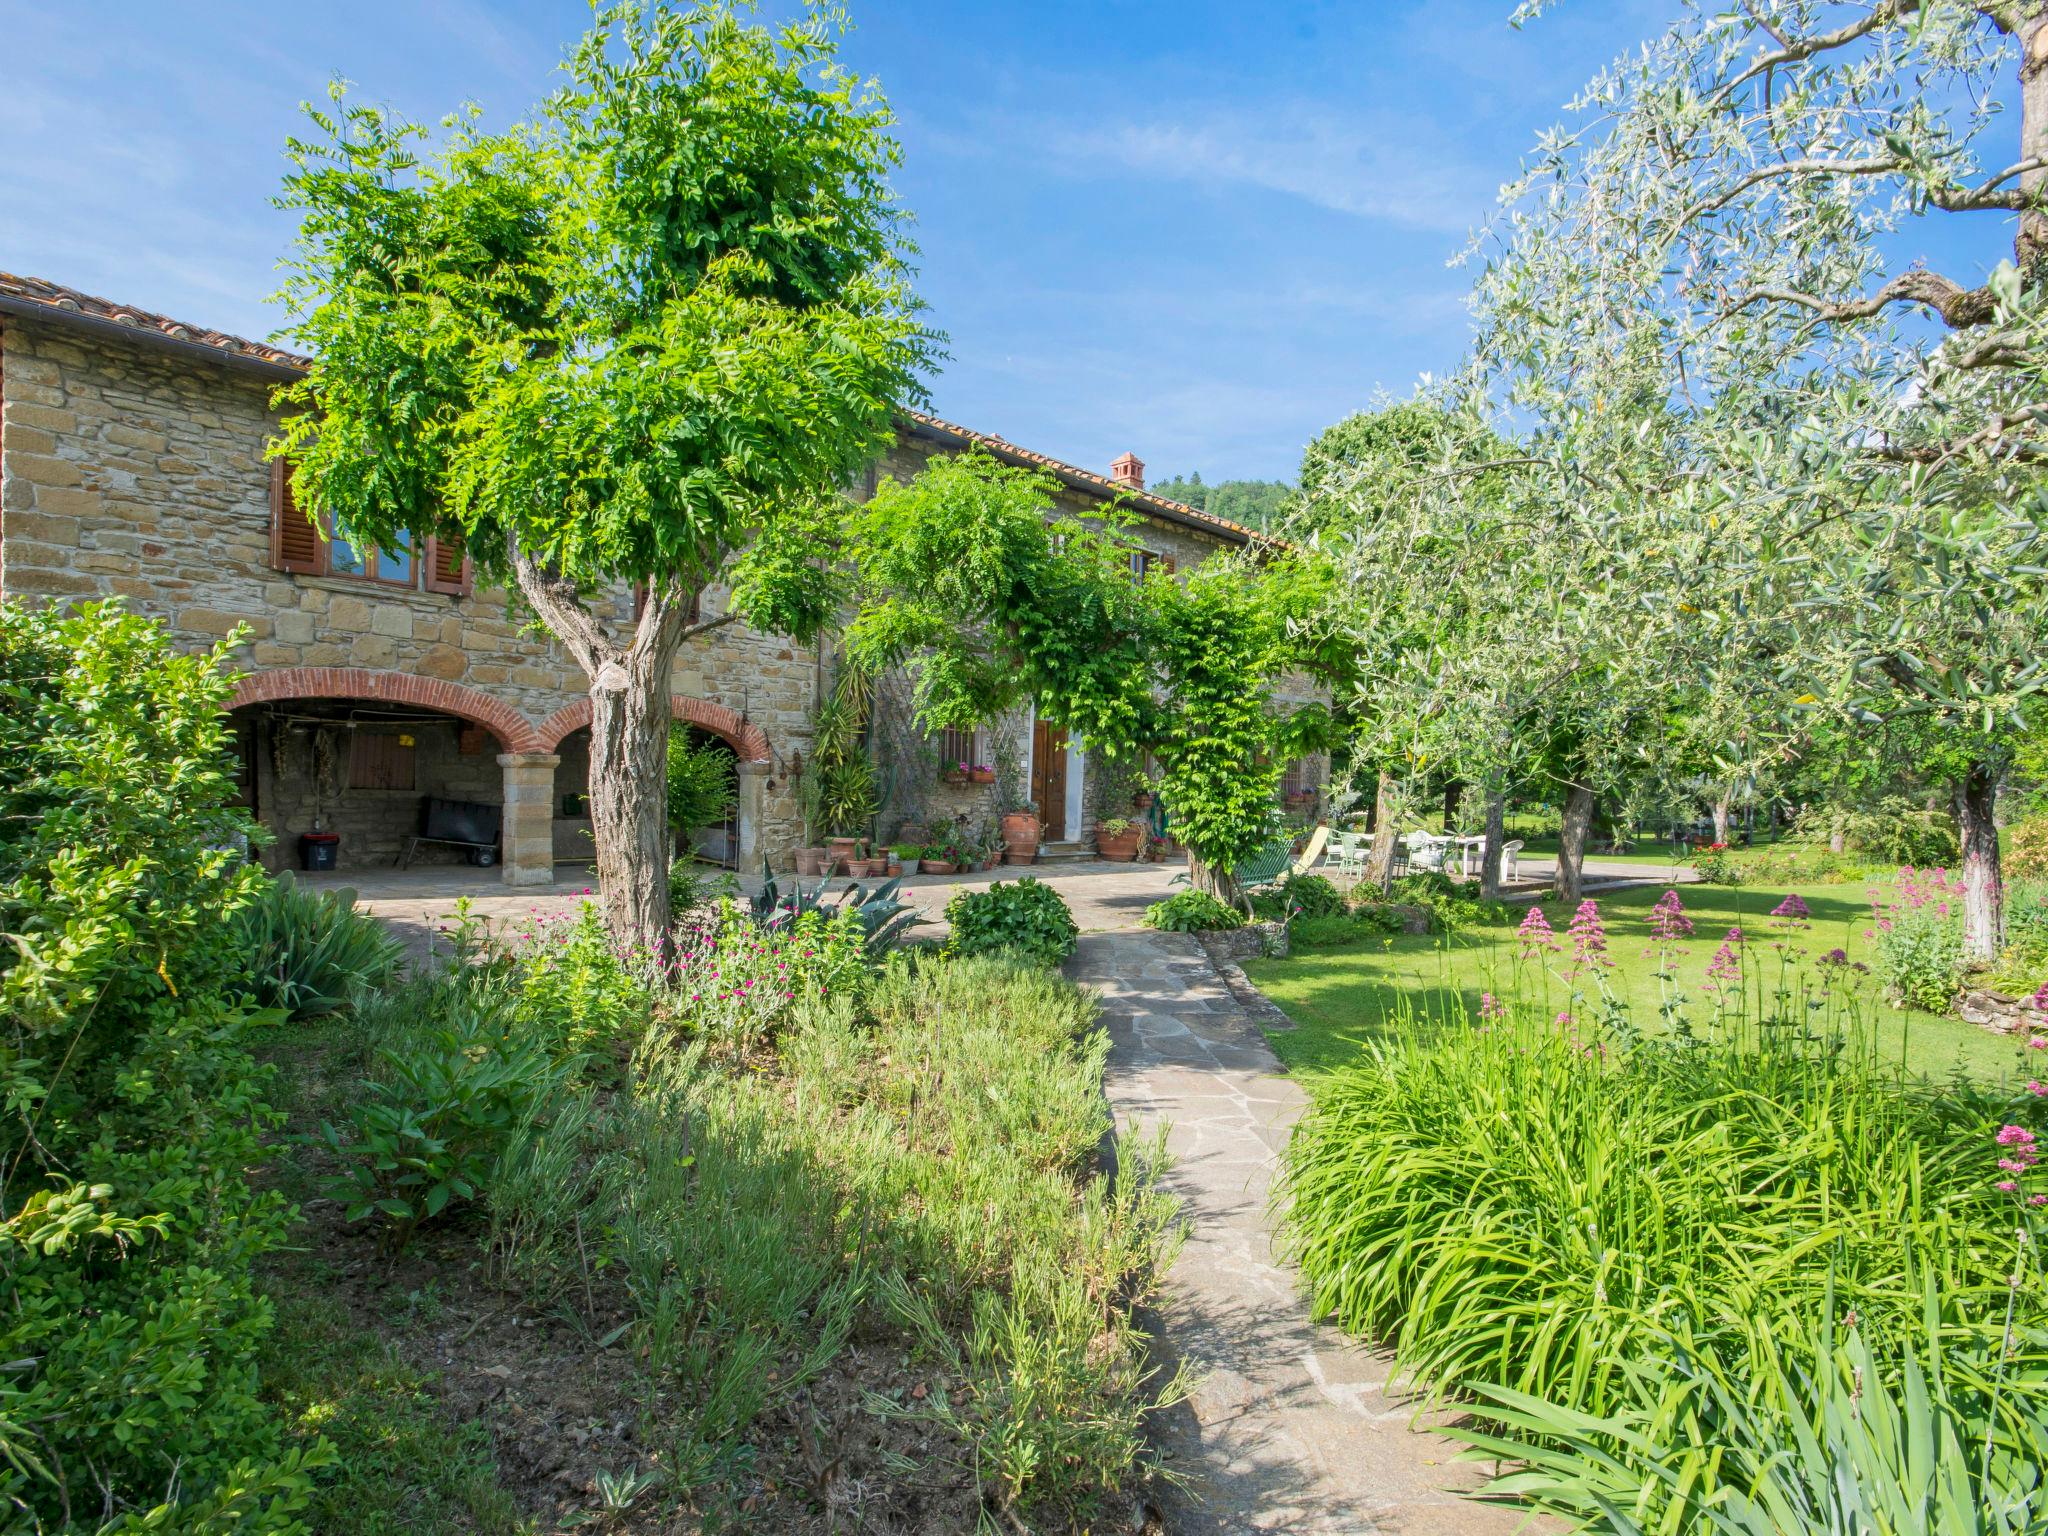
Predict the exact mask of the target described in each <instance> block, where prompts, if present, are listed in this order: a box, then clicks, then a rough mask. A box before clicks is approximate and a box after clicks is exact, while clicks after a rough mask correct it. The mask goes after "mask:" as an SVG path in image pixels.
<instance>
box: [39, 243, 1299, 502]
mask: <svg viewBox="0 0 2048 1536" xmlns="http://www.w3.org/2000/svg"><path fill="white" fill-rule="evenodd" d="M10 300H11V301H13V302H11V303H10V302H8V301H10ZM0 309H6V310H12V311H14V312H15V313H21V312H23V311H24V310H29V311H33V310H35V309H41V310H47V311H49V312H50V318H51V319H52V320H56V321H62V320H63V319H65V318H66V317H71V316H76V317H79V318H82V319H84V320H85V321H87V322H88V323H92V324H94V325H95V326H97V325H102V324H114V325H121V326H127V327H129V328H130V329H132V330H134V331H136V332H138V333H139V337H140V338H148V339H151V340H155V339H158V338H161V339H162V340H164V341H167V342H170V343H172V344H174V345H177V346H179V347H181V348H184V347H200V348H211V349H212V350H214V351H216V352H220V353H223V354H225V356H226V357H228V358H231V359H237V360H243V361H248V362H255V363H258V364H267V365H268V366H269V367H270V368H273V369H295V370H296V369H304V368H305V367H306V366H307V365H308V364H310V363H311V362H312V359H311V358H310V357H307V356H306V355H305V354H304V353H301V352H288V351H286V350H285V349H284V348H283V347H273V346H271V345H270V344H269V343H267V342H261V341H250V340H249V339H248V338H247V337H244V336H236V335H233V334H231V333H229V332H227V331H216V330H211V329H209V328H207V327H206V326H200V325H186V324H184V323H183V322H181V321H177V320H173V319H171V318H170V317H169V316H168V315H159V314H154V313H152V312H151V311H149V310H146V309H137V308H136V307H135V306H134V305H132V304H116V303H115V302H114V301H113V300H111V299H101V298H95V297H94V296H93V295H92V294H89V293H81V292H79V290H78V289H76V288H67V287H65V286H64V285H63V284H62V283H52V282H49V281H46V280H45V279H43V278H40V277H18V276H16V275H15V274H13V273H11V272H0ZM899 414H900V415H901V416H902V417H903V418H904V419H905V420H907V421H909V422H910V423H912V426H913V430H916V429H922V430H923V431H924V433H925V434H926V435H930V436H940V437H951V438H955V439H959V440H961V441H964V442H972V443H976V444H979V445H980V446H982V447H984V448H986V449H988V450H989V452H990V453H992V454H994V455H995V456H996V457H997V458H1000V459H1005V460H1008V461H1009V462H1011V463H1013V464H1021V465H1026V466H1029V467H1032V468H1036V469H1043V470H1045V471H1047V472H1048V473H1050V474H1052V475H1054V476H1055V477H1057V478H1058V479H1060V480H1063V481H1065V482H1066V483H1067V484H1068V485H1070V486H1072V487H1074V488H1075V489H1076V490H1080V491H1085V492H1088V493H1091V494H1095V495H1099V496H1101V497H1102V498H1103V499H1104V500H1109V499H1111V498H1118V497H1120V498H1121V499H1122V500H1123V502H1124V503H1125V504H1126V505H1128V506H1131V507H1135V508H1137V509H1138V510H1140V511H1145V512H1151V513H1154V514H1156V515H1159V516H1162V517H1165V518H1167V519H1169V520H1170V521H1173V522H1177V523H1183V524H1186V525H1188V526H1191V527H1195V528H1203V529H1207V530H1208V531H1210V532H1212V533H1216V534H1218V535H1220V536H1222V537H1224V538H1227V539H1231V540H1232V541H1237V542H1254V541H1260V542H1270V541H1271V536H1270V535H1267V534H1262V533H1260V532H1259V531H1258V530H1256V529H1252V528H1246V527H1244V526H1243V525H1242V524H1239V523H1233V522H1231V521H1230V520H1229V519H1228V518H1222V517H1213V516H1211V515H1210V514H1209V513H1207V512H1204V511H1202V510H1200V509H1199V508H1196V507H1191V506H1188V505H1187V504H1186V503H1184V502H1178V501H1173V500H1170V499H1168V498H1167V497H1164V496H1155V495H1154V494H1152V493H1151V492H1150V491H1140V490H1134V489H1132V488H1131V487H1129V486H1124V485H1118V484H1117V483H1115V482H1114V481H1112V480H1111V479H1110V478H1109V477H1108V476H1107V475H1098V474H1096V473H1095V472H1094V471H1093V470H1088V469H1082V468H1080V467H1079V466H1078V465H1074V464H1067V463H1064V462H1062V461H1061V460H1059V459H1054V458H1049V457H1047V456H1046V455H1045V454H1042V453H1033V452H1032V451H1031V450H1030V449H1029V448H1020V447H1018V446H1017V445H1016V444H1015V443H1012V442H1010V441H1009V440H1008V439H1006V438H1002V437H998V436H997V435H996V434H994V433H993V432H976V431H974V430H973V429H972V428H969V427H962V426H957V425H955V424H954V423H952V422H950V421H944V420H941V419H940V418H939V417H937V416H930V415H927V414H925V413H924V412H923V411H912V410H904V411H901V412H899Z"/></svg>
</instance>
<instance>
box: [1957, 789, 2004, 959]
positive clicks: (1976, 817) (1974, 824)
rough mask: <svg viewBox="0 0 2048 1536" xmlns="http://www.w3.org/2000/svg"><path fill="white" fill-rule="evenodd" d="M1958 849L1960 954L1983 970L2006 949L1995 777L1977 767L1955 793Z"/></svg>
mask: <svg viewBox="0 0 2048 1536" xmlns="http://www.w3.org/2000/svg"><path fill="white" fill-rule="evenodd" d="M1955 794H1956V835H1957V837H1958V839H1959V840H1960V841H1961V843H1962V847H1963V954H1964V955H1965V956H1966V957H1967V958H1969V959H1971V960H1975V961H1982V962H1984V963H1986V964H1988V963H1990V962H1991V961H1993V960H1996V959H1997V958H1998V952H1999V950H2001V949H2003V948H2004V947H2005V889H2004V887H2003V886H2002V885H2001V884H2000V883H1999V877H1998V873H1999V872H1998V825H1997V823H1996V822H1995V821H1994V820H1993V819H1992V813H1993V810H1994V808H1995V804H1996V801H1997V798H1998V776H1997V774H1996V773H1994V772H1993V771H1992V770H1991V769H1990V768H1989V767H1987V766H1986V765H1984V764H1982V763H1979V764H1978V765H1977V766H1976V767H1974V768H1972V769H1971V770H1970V771H1969V773H1968V774H1967V775H1966V776H1965V777H1964V778H1963V780H1962V781H1961V782H1960V783H1958V784H1957V785H1956V787H1955Z"/></svg>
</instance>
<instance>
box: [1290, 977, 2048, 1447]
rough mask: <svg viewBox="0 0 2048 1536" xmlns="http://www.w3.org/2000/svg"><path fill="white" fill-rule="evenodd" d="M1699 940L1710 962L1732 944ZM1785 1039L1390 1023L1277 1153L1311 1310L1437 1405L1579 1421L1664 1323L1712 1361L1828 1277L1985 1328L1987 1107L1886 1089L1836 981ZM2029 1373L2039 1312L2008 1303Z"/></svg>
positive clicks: (1664, 1330) (1511, 1011)
mask: <svg viewBox="0 0 2048 1536" xmlns="http://www.w3.org/2000/svg"><path fill="white" fill-rule="evenodd" d="M1724 950H1725V951H1726V952H1727V953H1729V954H1731V955H1732V954H1733V953H1734V948H1733V946H1732V945H1731V946H1724ZM1816 1001H1817V1002H1819V1003H1820V1004H1821V1006H1820V1008H1819V1009H1818V1011H1815V1012H1813V1013H1812V1015H1811V1017H1812V1020H1813V1022H1812V1024H1811V1025H1810V1026H1809V1028H1810V1030H1811V1031H1812V1032H1811V1033H1809V1029H1794V1028H1786V1027H1783V1025H1782V1024H1773V1025H1772V1026H1770V1027H1767V1028H1759V1027H1756V1026H1754V1025H1751V1024H1749V1023H1747V1022H1746V1021H1745V1019H1744V1017H1743V1015H1742V1014H1741V1013H1740V1012H1739V1011H1737V1012H1735V1013H1733V1014H1732V1015H1724V1017H1723V1022H1722V1026H1721V1027H1718V1028H1716V1029H1714V1030H1713V1031H1711V1032H1710V1033H1707V1034H1703V1035H1696V1036H1692V1037H1689V1038H1686V1039H1683V1040H1663V1039H1656V1038H1643V1037H1636V1036H1632V1035H1630V1034H1627V1033H1623V1032H1613V1033H1610V1034H1608V1035H1606V1037H1605V1038H1603V1039H1602V1041H1601V1042H1600V1043H1601V1045H1602V1046H1603V1047H1604V1048H1603V1049H1599V1050H1593V1049H1589V1048H1588V1047H1587V1045H1586V1042H1585V1040H1584V1039H1583V1037H1582V1035H1581V1033H1580V1031H1579V1030H1578V1029H1567V1028H1558V1027H1553V1026H1552V1025H1550V1024H1548V1023H1546V1022H1543V1021H1542V1012H1543V1010H1542V1008H1541V1007H1540V1006H1538V1005H1536V1004H1534V1003H1533V1002H1523V1003H1521V1004H1519V1005H1517V1004H1516V1003H1515V1001H1514V1000H1513V999H1510V1000H1508V1004H1507V1005H1506V1006H1503V1005H1502V1003H1501V1002H1500V1001H1499V1000H1497V999H1496V1000H1495V1001H1494V1003H1493V1005H1492V1006H1491V1007H1490V1008H1489V1009H1488V1014H1489V1017H1488V1019H1487V1021H1486V1023H1485V1024H1484V1025H1483V1026H1474V1025H1467V1024H1465V1023H1464V1022H1463V1021H1462V1018H1461V1015H1460V1004H1459V1002H1458V1001H1457V1000H1456V999H1446V1000H1444V1001H1443V1003H1442V1004H1441V1005H1440V1006H1437V1007H1433V1008H1431V1009H1429V1010H1427V1013H1428V1019H1427V1021H1425V1020H1424V1019H1423V1018H1421V1017H1419V1016H1417V1015H1416V1014H1413V1013H1411V1014H1410V1015H1408V1016H1406V1017H1404V1018H1400V1019H1396V1020H1393V1021H1390V1023H1389V1027H1388V1028H1387V1030H1386V1031H1385V1033H1384V1034H1383V1035H1381V1036H1380V1037H1379V1038H1377V1039H1375V1040H1373V1041H1371V1042H1370V1043H1369V1044H1368V1045H1367V1046H1366V1047H1365V1048H1364V1050H1363V1051H1362V1052H1361V1054H1360V1055H1359V1056H1358V1058H1357V1059H1356V1060H1355V1062H1353V1063H1352V1064H1351V1065H1349V1066H1347V1067H1345V1068H1343V1069H1341V1070H1339V1071H1337V1072H1335V1073H1333V1074H1332V1075H1331V1077H1330V1078H1328V1079H1327V1080H1325V1082H1324V1083H1323V1085H1322V1086H1321V1087H1320V1089H1319V1091H1318V1093H1317V1097H1316V1101H1315V1104H1314V1106H1313V1108H1312V1109H1311V1110H1310V1112H1309V1113H1308V1114H1307V1115H1306V1116H1305V1117H1304V1118H1303V1119H1302V1121H1301V1122H1300V1124H1299V1125H1298V1126H1297V1128H1296V1130H1295V1132H1294V1135H1293V1138H1292V1141H1291V1142H1290V1145H1289V1148H1288V1152H1287V1159H1286V1175H1285V1190H1286V1194H1287V1197H1288V1199H1289V1201H1290V1209H1289V1215H1288V1219H1287V1224H1286V1241H1287V1246H1288V1248H1289V1250H1290V1252H1291V1253H1292V1255H1293V1257H1294V1258H1295V1259H1296V1260H1297V1261H1298V1262H1299V1263H1300V1265H1301V1269H1302V1275H1303V1278H1304V1280H1305V1281H1306V1283H1307V1285H1308V1287H1309V1289H1310V1291H1311V1293H1312V1295H1313V1298H1314V1303H1315V1307H1316V1310H1317V1311H1318V1313H1320V1314H1323V1315H1327V1316H1331V1317H1334V1318H1335V1319H1336V1320H1337V1321H1339V1322H1340V1323H1342V1324H1343V1325H1344V1326H1346V1327H1347V1328H1350V1329H1352V1330H1354V1331H1356V1332H1359V1333H1363V1334H1366V1335H1369V1336H1371V1337H1373V1338H1375V1339H1378V1340H1382V1341H1385V1342H1388V1343H1391V1344H1392V1345H1393V1346H1394V1348H1395V1349H1396V1351H1397V1353H1398V1355H1399V1359H1400V1364H1401V1366H1402V1368H1403V1369H1404V1370H1405V1371H1406V1372H1408V1373H1409V1374H1410V1375H1411V1376H1412V1377H1413V1378H1414V1379H1415V1381H1416V1382H1417V1383H1418V1384H1419V1385H1420V1386H1421V1387H1423V1388H1424V1389H1425V1390H1427V1391H1428V1392H1430V1393H1431V1394H1434V1395H1439V1396H1441V1395H1457V1396H1464V1395H1468V1394H1470V1393H1473V1392H1475V1391H1478V1390H1480V1389H1482V1388H1505V1389H1509V1390H1513V1391H1516V1392H1521V1393H1526V1394H1530V1395H1532V1396H1534V1397H1540V1398H1542V1399H1544V1400H1546V1401H1548V1402H1551V1403H1555V1404H1558V1405H1562V1406H1564V1407H1567V1408H1570V1409H1572V1410H1575V1411H1583V1412H1586V1413H1593V1414H1602V1413H1608V1412H1611V1411H1614V1410H1615V1409H1617V1408H1618V1407H1620V1406H1622V1405H1623V1404H1624V1403H1626V1402H1627V1401H1629V1399H1630V1396H1631V1394H1632V1392H1633V1391H1634V1390H1635V1389H1634V1387H1633V1386H1632V1385H1631V1381H1630V1377H1629V1374H1628V1372H1629V1367H1630V1365H1631V1362H1638V1361H1641V1360H1643V1359H1645V1358H1651V1357H1655V1356H1657V1355H1658V1353H1659V1352H1660V1351H1663V1350H1664V1349H1665V1348H1666V1345H1665V1342H1664V1341H1665V1340H1666V1339H1667V1337H1668V1334H1669V1332H1670V1331H1671V1330H1672V1329H1674V1328H1675V1327H1677V1326H1678V1323H1679V1320H1680V1319H1685V1320H1686V1326H1687V1327H1688V1328H1690V1329H1691V1330H1692V1332H1693V1334H1694V1335H1695V1336H1696V1337H1698V1338H1700V1339H1702V1340H1705V1341H1707V1342H1708V1343H1709V1344H1711V1346H1712V1347H1713V1348H1714V1349H1715V1350H1717V1351H1720V1352H1722V1353H1723V1354H1725V1355H1726V1356H1727V1357H1728V1358H1730V1359H1734V1360H1737V1361H1741V1360H1746V1359H1750V1358H1752V1357H1757V1358H1760V1355H1759V1351H1761V1350H1763V1349H1764V1348H1765V1346H1766V1343H1767V1341H1768V1340H1769V1339H1770V1338H1771V1337H1772V1336H1773V1334H1782V1335H1784V1336H1791V1332H1792V1331H1794V1330H1796V1328H1797V1327H1798V1326H1799V1325H1800V1324H1801V1320H1802V1319H1804V1318H1806V1317H1807V1316H1809V1315H1810V1314H1811V1313H1812V1311H1813V1309H1814V1308H1815V1307H1817V1306H1818V1305H1819V1301H1820V1297H1821V1295H1822V1293H1823V1291H1824V1290H1825V1288H1826V1287H1827V1285H1828V1284H1829V1281H1830V1276H1831V1275H1832V1277H1833V1283H1834V1285H1835V1287H1836V1290H1837V1292H1838V1294H1839V1295H1840V1297H1841V1298H1842V1302H1843V1304H1844V1305H1845V1306H1848V1307H1853V1308H1855V1309H1856V1310H1857V1312H1858V1313H1859V1314H1860V1315H1861V1316H1862V1317H1863V1318H1864V1319H1865V1320H1866V1322H1867V1324H1868V1326H1869V1327H1870V1328H1871V1329H1872V1330H1873V1334H1874V1337H1876V1338H1878V1339H1880V1340H1884V1339H1895V1338H1896V1337H1898V1333H1897V1329H1898V1327H1899V1326H1900V1325H1901V1324H1902V1322H1903V1320H1904V1319H1906V1318H1908V1317H1909V1316H1911V1315H1912V1314H1913V1313H1914V1312H1915V1311H1916V1309H1917V1308H1918V1307H1919V1305H1920V1291H1919V1288H1920V1285H1921V1282H1922V1279H1931V1280H1932V1282H1933V1283H1935V1284H1936V1285H1937V1287H1938V1291H1939V1295H1940V1298H1941V1305H1942V1309H1943V1318H1944V1326H1945V1327H1946V1328H1947V1329H1948V1330H1949V1331H1950V1332H1951V1334H1952V1336H1954V1337H1956V1338H1959V1339H1960V1338H1981V1337H1983V1336H1985V1335H1986V1334H1987V1332H1991V1333H1995V1332H1996V1331H1997V1330H1998V1329H1999V1328H2000V1326H2001V1325H2002V1322H2003V1319H2004V1309H2005V1306H2006V1301H2007V1297H2008V1294H2009V1293H2008V1290H2007V1286H2006V1275H2007V1273H2008V1271H2009V1270H2010V1268H2011V1263H2012V1252H2013V1225H2012V1214H2013V1211H2012V1202H2011V1200H2010V1198H2009V1197H2005V1196H2001V1195H1999V1194H1998V1193H1997V1192H1996V1191H1994V1190H1993V1189H1992V1188H1991V1187H1990V1184H1989V1182H1988V1181H1987V1179H1986V1177H1985V1164H1984V1162H1983V1160H1982V1159H1983V1154H1982V1148H1983V1146H1984V1145H1985V1142H1984V1137H1985V1135H1986V1131H1987V1127H1992V1126H1995V1125H1996V1124H1997V1123H1999V1120H2000V1119H2001V1118H2002V1117H2003V1115H2004V1114H2005V1112H2006V1101H2005V1100H2004V1099H2001V1098H1999V1097H1996V1096H1994V1095H1992V1094H1990V1093H1989V1092H1987V1091H1984V1090H1979V1089H1976V1088H1973V1087H1971V1086H1969V1085H1967V1084H1963V1083H1954V1084H1948V1085H1945V1086H1944V1087H1942V1088H1939V1089H1934V1088H1927V1087H1922V1086H1920V1085H1917V1084H1915V1083H1909V1082H1907V1081H1904V1080H1902V1079H1901V1078H1900V1077H1899V1076H1898V1075H1897V1074H1896V1073H1894V1072H1891V1071H1888V1070H1887V1069H1885V1068H1884V1067H1883V1066H1882V1065H1881V1064H1880V1063H1879V1062H1878V1060H1877V1058H1876V1054H1875V1048H1874V1042H1873V1041H1872V1039H1871V1038H1870V1037H1869V1036H1868V1035H1867V1034H1866V1032H1865V1031H1864V1030H1863V1029H1862V1028H1861V1027H1860V1026H1859V1025H1858V1022H1857V1020H1856V1018H1855V1016H1854V1013H1853V1011H1852V1010H1849V1009H1848V1005H1846V1004H1844V1003H1842V1002H1841V1000H1840V999H1839V998H1838V997H1834V996H1832V995H1827V994H1823V995H1822V997H1820V998H1818V999H1816ZM2026 1306H2027V1308H2028V1310H2029V1315H2030V1319H2031V1320H2030V1323H2029V1326H2030V1327H2032V1328H2034V1329H2035V1331H2034V1332H2032V1333H2029V1334H2027V1335H2026V1340H2027V1342H2026V1343H2025V1346H2024V1347H2025V1352H2026V1353H2027V1357H2028V1358H2027V1361H2026V1362H2025V1365H2026V1369H2027V1370H2029V1371H2039V1370H2040V1369H2042V1368H2044V1367H2048V1343H2044V1341H2043V1336H2042V1334H2041V1333H2040V1331H2039V1325H2040V1324H2041V1323H2043V1322H2048V1314H2043V1313H2042V1312H2041V1308H2040V1302H2039V1298H2038V1296H2030V1297H2029V1298H2028V1299H2027V1301H2026Z"/></svg>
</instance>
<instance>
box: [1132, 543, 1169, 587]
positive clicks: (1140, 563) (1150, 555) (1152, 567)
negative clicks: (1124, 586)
mask: <svg viewBox="0 0 2048 1536" xmlns="http://www.w3.org/2000/svg"><path fill="white" fill-rule="evenodd" d="M1176 569H1178V562H1176V561H1175V560H1174V558H1173V556H1171V555H1162V554H1160V553H1159V552H1158V551H1157V550H1155V549H1134V550H1132V551H1131V580H1132V581H1134V582H1142V581H1143V580H1144V579H1145V578H1146V577H1147V576H1150V575H1151V574H1152V573H1153V572H1154V571H1164V572H1165V573H1166V574H1167V575H1169V576H1171V575H1172V574H1173V573H1174V571H1175V570H1176Z"/></svg>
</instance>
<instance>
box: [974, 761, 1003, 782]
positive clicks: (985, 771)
mask: <svg viewBox="0 0 2048 1536" xmlns="http://www.w3.org/2000/svg"><path fill="white" fill-rule="evenodd" d="M995 781H996V770H995V765H994V764H993V763H974V764H971V765H969V767H968V769H967V782H968V783H970V784H993V783H995Z"/></svg>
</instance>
